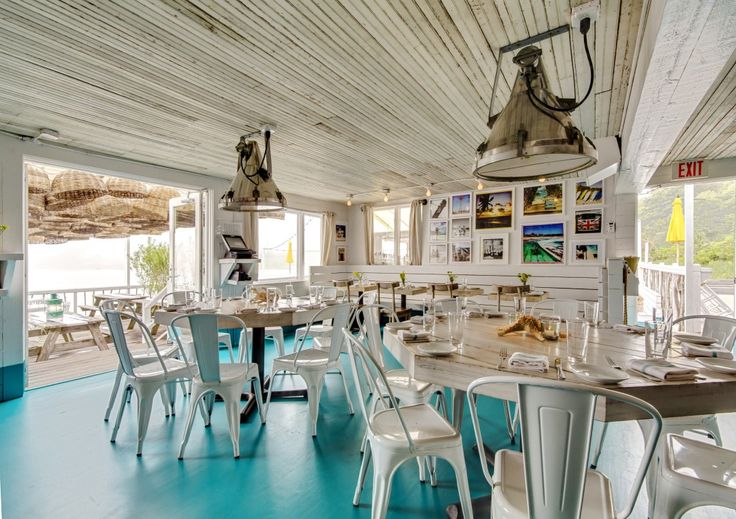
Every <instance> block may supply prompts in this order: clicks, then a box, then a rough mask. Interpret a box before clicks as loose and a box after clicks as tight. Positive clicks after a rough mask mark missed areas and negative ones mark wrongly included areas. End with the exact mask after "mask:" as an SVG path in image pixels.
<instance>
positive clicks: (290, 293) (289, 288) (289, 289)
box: [285, 283, 294, 306]
mask: <svg viewBox="0 0 736 519" xmlns="http://www.w3.org/2000/svg"><path fill="white" fill-rule="evenodd" d="M285 291H286V294H285V295H286V299H288V301H289V306H291V305H292V303H293V302H294V285H292V284H291V283H289V284H288V285H286V287H285Z"/></svg>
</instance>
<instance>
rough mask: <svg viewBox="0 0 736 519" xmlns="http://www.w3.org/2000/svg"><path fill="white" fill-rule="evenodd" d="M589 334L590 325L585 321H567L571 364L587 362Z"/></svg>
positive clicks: (569, 360)
mask: <svg viewBox="0 0 736 519" xmlns="http://www.w3.org/2000/svg"><path fill="white" fill-rule="evenodd" d="M589 332H590V325H589V324H588V323H587V322H585V320H584V319H571V320H568V321H567V361H568V362H569V363H570V364H579V363H581V362H585V357H586V356H587V354H588V333H589Z"/></svg>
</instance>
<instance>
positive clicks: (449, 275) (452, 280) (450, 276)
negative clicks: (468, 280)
mask: <svg viewBox="0 0 736 519" xmlns="http://www.w3.org/2000/svg"><path fill="white" fill-rule="evenodd" d="M447 279H449V280H450V284H451V285H454V284H455V280H456V279H457V276H456V275H455V274H453V272H452V271H451V270H448V271H447Z"/></svg>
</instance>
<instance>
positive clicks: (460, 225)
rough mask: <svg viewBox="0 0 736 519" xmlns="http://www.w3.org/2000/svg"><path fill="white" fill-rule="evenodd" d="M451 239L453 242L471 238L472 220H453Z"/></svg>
mask: <svg viewBox="0 0 736 519" xmlns="http://www.w3.org/2000/svg"><path fill="white" fill-rule="evenodd" d="M450 237H451V238H452V239H453V240H467V239H468V238H470V218H453V219H452V221H451V223H450Z"/></svg>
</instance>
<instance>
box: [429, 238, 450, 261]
mask: <svg viewBox="0 0 736 519" xmlns="http://www.w3.org/2000/svg"><path fill="white" fill-rule="evenodd" d="M429 264H430V265H446V264H447V245H445V244H444V243H441V244H437V243H432V244H431V245H430V246H429Z"/></svg>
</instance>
